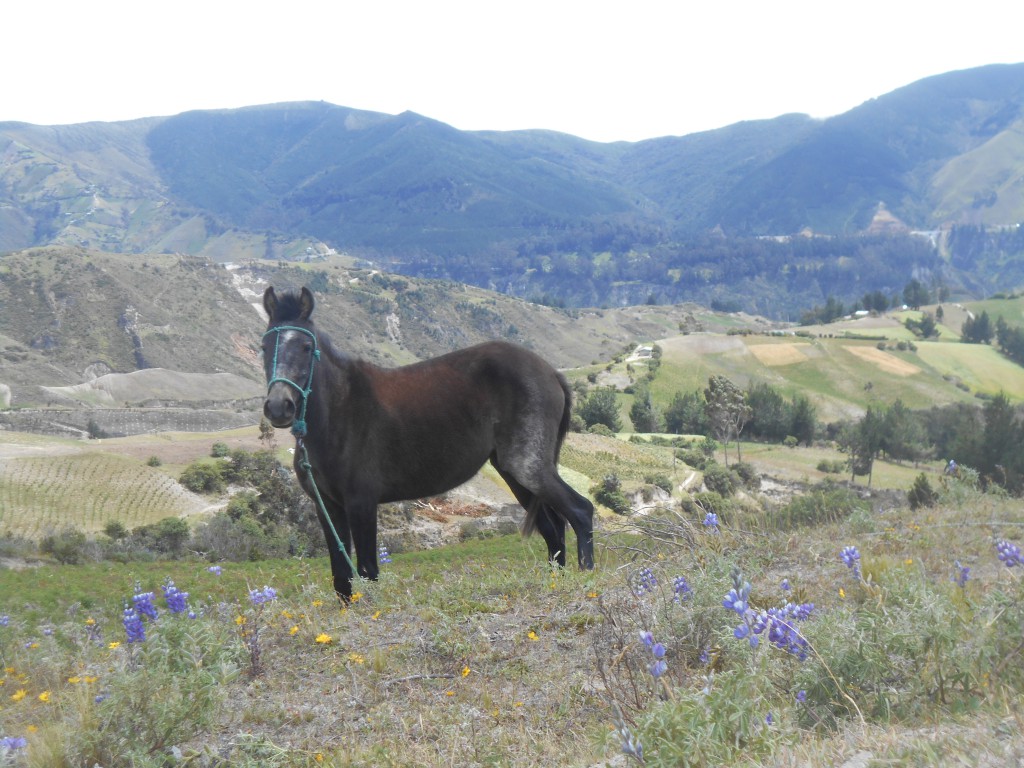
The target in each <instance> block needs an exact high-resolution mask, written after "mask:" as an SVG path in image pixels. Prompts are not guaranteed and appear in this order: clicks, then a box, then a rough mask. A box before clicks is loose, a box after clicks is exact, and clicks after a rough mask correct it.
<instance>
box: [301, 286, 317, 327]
mask: <svg viewBox="0 0 1024 768" xmlns="http://www.w3.org/2000/svg"><path fill="white" fill-rule="evenodd" d="M314 304H315V302H314V301H313V293H312V291H310V290H309V288H307V287H306V286H302V295H301V296H300V297H299V308H300V309H301V310H302V311H301V312H300V313H299V320H309V316H310V315H312V314H313V305H314Z"/></svg>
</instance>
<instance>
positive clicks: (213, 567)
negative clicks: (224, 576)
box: [206, 565, 221, 576]
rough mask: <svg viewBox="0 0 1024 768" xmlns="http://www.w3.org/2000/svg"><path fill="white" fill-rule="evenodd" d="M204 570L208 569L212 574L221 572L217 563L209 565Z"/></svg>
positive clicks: (218, 574) (216, 574) (215, 574)
mask: <svg viewBox="0 0 1024 768" xmlns="http://www.w3.org/2000/svg"><path fill="white" fill-rule="evenodd" d="M206 570H208V571H209V572H210V573H212V574H213V575H214V576H220V573H221V570H220V566H219V565H211V566H210V567H209V568H207V569H206Z"/></svg>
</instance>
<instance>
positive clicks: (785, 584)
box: [780, 579, 792, 592]
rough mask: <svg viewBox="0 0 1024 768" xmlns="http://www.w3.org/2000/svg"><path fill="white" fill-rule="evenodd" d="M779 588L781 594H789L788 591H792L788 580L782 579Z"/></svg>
mask: <svg viewBox="0 0 1024 768" xmlns="http://www.w3.org/2000/svg"><path fill="white" fill-rule="evenodd" d="M780 586H781V587H782V591H783V592H789V590H790V589H792V587H791V586H790V584H789V579H783V580H782V584H781V585H780Z"/></svg>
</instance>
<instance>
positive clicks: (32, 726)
mask: <svg viewBox="0 0 1024 768" xmlns="http://www.w3.org/2000/svg"><path fill="white" fill-rule="evenodd" d="M25 730H26V731H28V732H29V733H35V732H36V731H38V730H39V726H38V725H30V726H29V727H28V728H26V729H25Z"/></svg>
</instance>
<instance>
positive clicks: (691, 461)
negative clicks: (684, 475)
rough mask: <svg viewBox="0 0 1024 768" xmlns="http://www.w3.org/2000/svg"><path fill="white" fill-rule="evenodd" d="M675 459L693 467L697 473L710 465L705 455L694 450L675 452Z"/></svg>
mask: <svg viewBox="0 0 1024 768" xmlns="http://www.w3.org/2000/svg"><path fill="white" fill-rule="evenodd" d="M676 458H677V459H679V460H680V461H681V462H683V463H684V464H686V465H687V466H690V467H693V468H694V469H696V470H697V471H698V472H703V471H704V468H705V467H706V466H707V465H708V464H709V463H711V460H710V459H708V457H707V455H706V454H705V453H702V452H701V451H694V450H678V451H676Z"/></svg>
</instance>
